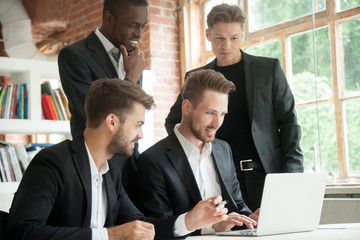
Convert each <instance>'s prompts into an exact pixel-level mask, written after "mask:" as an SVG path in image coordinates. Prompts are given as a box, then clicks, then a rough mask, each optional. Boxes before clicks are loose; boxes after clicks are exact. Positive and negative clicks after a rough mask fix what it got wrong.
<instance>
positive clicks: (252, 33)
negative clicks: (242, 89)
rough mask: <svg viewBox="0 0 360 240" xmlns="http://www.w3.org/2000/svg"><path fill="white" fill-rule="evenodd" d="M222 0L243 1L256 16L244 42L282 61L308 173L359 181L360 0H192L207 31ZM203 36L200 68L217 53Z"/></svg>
mask: <svg viewBox="0 0 360 240" xmlns="http://www.w3.org/2000/svg"><path fill="white" fill-rule="evenodd" d="M221 2H228V3H232V4H239V6H240V7H241V8H243V9H244V11H245V12H246V14H247V16H248V20H247V22H246V25H245V38H244V40H243V42H242V44H241V46H239V47H240V48H242V49H243V50H245V51H246V52H248V53H250V54H254V55H259V56H267V57H274V58H278V59H279V60H280V62H281V64H282V67H283V69H284V71H285V73H286V75H287V79H288V82H289V85H290V87H291V89H292V91H293V94H294V97H295V103H296V110H297V114H298V121H299V123H300V125H301V127H302V139H301V143H300V145H301V148H302V150H303V153H304V167H305V171H307V172H311V171H315V172H326V173H330V172H331V174H335V175H336V177H337V181H338V183H354V182H356V183H359V182H360V154H359V153H360V140H359V139H360V107H359V106H360V67H359V66H360V0H267V1H263V0H239V1H214V0H208V1H206V0H202V1H192V4H197V6H198V8H199V9H200V11H201V14H200V16H201V18H202V19H201V22H202V23H203V24H202V29H201V31H199V34H200V35H202V34H204V32H205V29H206V22H205V19H206V15H207V14H208V12H209V11H210V9H211V8H212V7H213V6H214V4H219V3H221ZM234 2H235V3H234ZM190 4H191V3H190ZM200 39H201V42H200V47H199V51H200V55H201V56H202V57H201V62H199V63H196V62H195V63H194V62H193V63H192V65H191V64H190V66H192V68H193V67H196V65H204V64H205V63H206V62H208V61H209V59H211V58H213V57H214V55H213V53H212V52H211V47H210V45H209V44H208V43H207V41H206V38H204V37H203V36H200ZM187 70H190V69H187Z"/></svg>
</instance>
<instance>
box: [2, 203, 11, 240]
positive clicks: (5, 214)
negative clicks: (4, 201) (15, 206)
mask: <svg viewBox="0 0 360 240" xmlns="http://www.w3.org/2000/svg"><path fill="white" fill-rule="evenodd" d="M8 215H9V214H8V213H7V212H4V211H1V210H0V240H5V230H6V224H7V218H8Z"/></svg>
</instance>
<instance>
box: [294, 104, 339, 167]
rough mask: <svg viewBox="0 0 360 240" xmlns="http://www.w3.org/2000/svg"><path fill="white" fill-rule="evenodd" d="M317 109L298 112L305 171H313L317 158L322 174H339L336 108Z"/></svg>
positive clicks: (299, 110) (320, 107)
mask: <svg viewBox="0 0 360 240" xmlns="http://www.w3.org/2000/svg"><path fill="white" fill-rule="evenodd" d="M317 109H318V110H317ZM317 109H316V106H314V107H306V108H299V109H297V110H296V111H297V115H298V121H299V124H300V126H301V141H300V146H301V149H302V151H303V154H304V170H305V172H311V171H312V169H313V167H314V165H315V164H314V162H315V161H314V159H315V156H316V159H317V162H318V166H319V167H318V169H321V172H326V173H329V172H330V171H333V172H335V173H338V155H337V154H338V153H337V144H336V128H335V118H334V116H335V114H334V107H333V105H330V104H327V105H319V106H317ZM315 153H316V154H315Z"/></svg>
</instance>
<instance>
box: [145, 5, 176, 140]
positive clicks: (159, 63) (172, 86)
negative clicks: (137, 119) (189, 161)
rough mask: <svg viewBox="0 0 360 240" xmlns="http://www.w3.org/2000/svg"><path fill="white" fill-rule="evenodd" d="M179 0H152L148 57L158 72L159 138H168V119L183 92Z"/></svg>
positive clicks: (156, 117) (156, 124)
mask: <svg viewBox="0 0 360 240" xmlns="http://www.w3.org/2000/svg"><path fill="white" fill-rule="evenodd" d="M177 7H178V2H177V0H149V12H150V14H149V38H150V46H149V47H150V48H149V56H146V57H147V60H149V62H150V68H151V70H152V71H153V72H154V74H155V83H154V84H153V94H154V98H155V103H156V108H155V111H154V131H155V132H154V136H155V141H157V140H160V139H162V138H163V137H165V136H166V135H167V134H166V131H165V128H164V123H165V118H166V116H167V114H168V112H169V110H170V107H171V106H172V104H173V103H174V101H175V100H176V97H177V95H178V93H179V91H180V75H181V74H180V52H179V47H180V45H179V27H178V26H179V24H178V13H177Z"/></svg>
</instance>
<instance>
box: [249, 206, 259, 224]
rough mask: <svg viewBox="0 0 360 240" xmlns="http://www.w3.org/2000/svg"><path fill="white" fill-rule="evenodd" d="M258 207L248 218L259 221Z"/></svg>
mask: <svg viewBox="0 0 360 240" xmlns="http://www.w3.org/2000/svg"><path fill="white" fill-rule="evenodd" d="M259 214H260V208H258V209H256V211H255V212H254V213H253V214H251V215H249V218H251V219H254V220H255V221H256V222H258V221H259Z"/></svg>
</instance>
